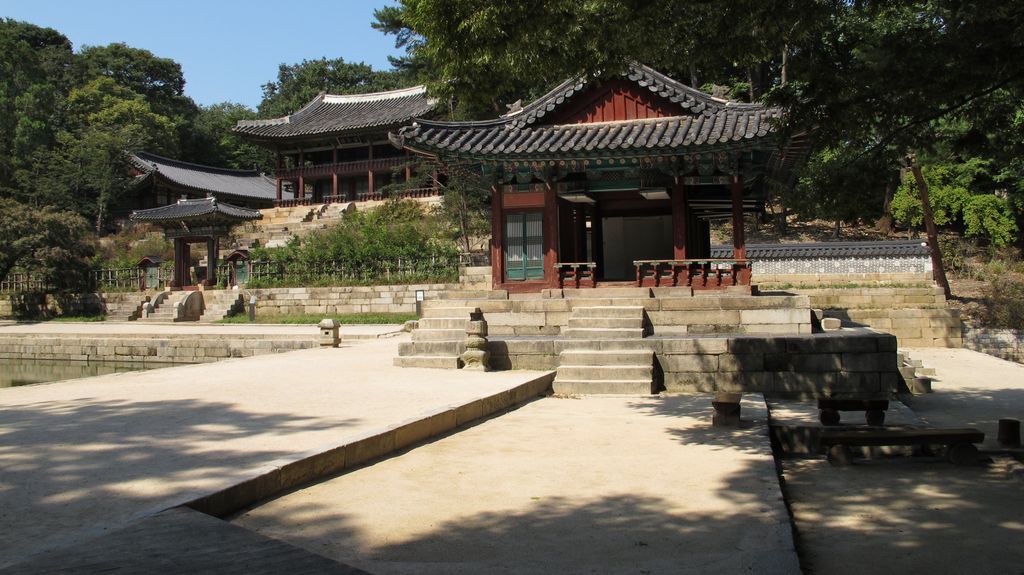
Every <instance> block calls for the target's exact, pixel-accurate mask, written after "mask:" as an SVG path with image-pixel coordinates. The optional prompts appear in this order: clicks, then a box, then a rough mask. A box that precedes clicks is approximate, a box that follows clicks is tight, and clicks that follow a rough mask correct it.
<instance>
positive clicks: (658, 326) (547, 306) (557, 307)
mask: <svg viewBox="0 0 1024 575" xmlns="http://www.w3.org/2000/svg"><path fill="white" fill-rule="evenodd" d="M655 289H658V288H655ZM670 289H677V288H670ZM548 291H549V292H552V294H553V295H554V292H557V291H558V290H548ZM602 291H603V290H601V289H594V290H582V292H580V293H576V294H575V295H574V296H573V297H566V298H562V297H553V296H552V297H532V298H529V299H467V300H456V299H444V300H437V301H428V302H425V303H424V305H423V310H424V314H425V315H428V316H435V317H441V316H442V315H443V314H444V310H445V309H446V308H459V307H461V308H480V310H481V311H482V312H484V317H485V318H486V319H487V329H488V332H489V333H490V334H491V335H494V336H510V335H517V336H539V335H547V336H554V335H560V334H561V333H562V328H564V327H566V326H567V325H568V324H569V316H570V315H571V313H572V310H573V309H575V308H577V307H595V306H612V305H618V306H640V307H643V308H644V310H645V312H646V315H647V319H648V320H649V322H650V325H649V326H648V327H649V328H650V333H651V334H652V335H655V336H661V335H665V336H668V335H687V334H690V335H692V334H706V333H751V334H753V333H757V334H769V335H771V334H776V335H781V334H802V333H803V334H809V333H811V319H810V318H811V313H810V307H809V304H808V299H807V297H806V296H799V295H798V296H793V295H778V296H774V295H760V296H740V295H713V294H711V295H691V296H680V297H664V296H659V297H611V296H606V297H602ZM607 291H611V290H607ZM661 293H669V292H668V291H667V290H662V291H661ZM679 293H683V292H682V291H679Z"/></svg>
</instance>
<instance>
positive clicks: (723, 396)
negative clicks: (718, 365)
mask: <svg viewBox="0 0 1024 575" xmlns="http://www.w3.org/2000/svg"><path fill="white" fill-rule="evenodd" d="M711 406H712V407H713V408H714V415H713V416H712V418H711V425H712V426H713V427H737V426H739V424H740V394H739V393H725V392H721V391H719V392H718V393H716V394H715V398H714V399H713V400H712V401H711Z"/></svg>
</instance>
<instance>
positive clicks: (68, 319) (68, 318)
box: [45, 314, 107, 323]
mask: <svg viewBox="0 0 1024 575" xmlns="http://www.w3.org/2000/svg"><path fill="white" fill-rule="evenodd" d="M106 319H107V316H105V315H103V314H100V315H59V316H57V317H55V318H51V319H48V320H45V321H55V322H58V323H87V322H94V321H106Z"/></svg>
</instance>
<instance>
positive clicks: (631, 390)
mask: <svg viewBox="0 0 1024 575" xmlns="http://www.w3.org/2000/svg"><path fill="white" fill-rule="evenodd" d="M551 390H552V391H553V392H554V393H556V394H558V395H588V394H595V395H598V394H600V395H608V394H612V395H614V394H619V395H650V394H652V393H654V382H653V381H651V380H649V379H646V380H645V379H638V380H635V381H579V380H562V381H559V380H557V379H556V380H555V381H554V383H552V384H551Z"/></svg>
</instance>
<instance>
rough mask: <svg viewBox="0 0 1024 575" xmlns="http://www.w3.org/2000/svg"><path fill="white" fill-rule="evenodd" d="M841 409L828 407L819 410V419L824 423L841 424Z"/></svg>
mask: <svg viewBox="0 0 1024 575" xmlns="http://www.w3.org/2000/svg"><path fill="white" fill-rule="evenodd" d="M839 419H840V417H839V410H838V409H832V408H830V407H826V408H823V409H820V410H818V420H819V421H821V424H822V425H839Z"/></svg>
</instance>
